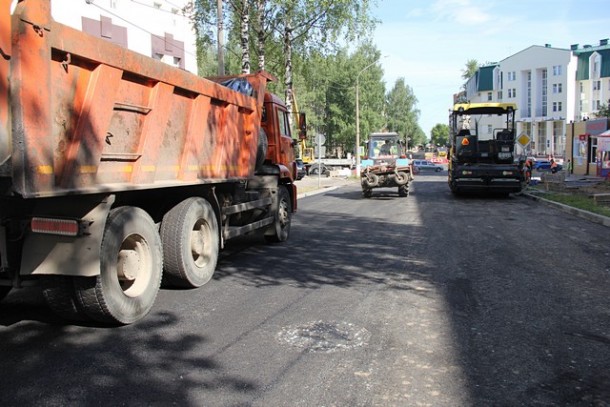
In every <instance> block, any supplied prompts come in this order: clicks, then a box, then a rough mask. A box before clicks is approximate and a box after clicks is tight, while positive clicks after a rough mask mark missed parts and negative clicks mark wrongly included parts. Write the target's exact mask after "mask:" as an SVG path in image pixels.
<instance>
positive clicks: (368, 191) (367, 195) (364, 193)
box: [362, 188, 373, 198]
mask: <svg viewBox="0 0 610 407" xmlns="http://www.w3.org/2000/svg"><path fill="white" fill-rule="evenodd" d="M362 196H363V197H365V198H370V197H372V196H373V190H372V189H369V188H366V189H363V190H362Z"/></svg>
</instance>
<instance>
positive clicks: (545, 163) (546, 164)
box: [532, 160, 563, 171]
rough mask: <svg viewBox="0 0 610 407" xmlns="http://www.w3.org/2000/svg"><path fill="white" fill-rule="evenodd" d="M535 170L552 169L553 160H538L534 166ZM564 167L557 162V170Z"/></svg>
mask: <svg viewBox="0 0 610 407" xmlns="http://www.w3.org/2000/svg"><path fill="white" fill-rule="evenodd" d="M532 168H533V169H534V170H539V171H544V170H550V169H551V162H550V161H549V160H536V161H534V165H533V166H532ZM562 168H563V167H562V166H561V164H557V171H561V169H562Z"/></svg>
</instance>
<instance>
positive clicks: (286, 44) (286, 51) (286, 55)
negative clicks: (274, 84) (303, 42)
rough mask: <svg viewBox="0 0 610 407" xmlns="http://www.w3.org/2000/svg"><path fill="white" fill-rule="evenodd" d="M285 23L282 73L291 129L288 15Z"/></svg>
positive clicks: (290, 67)
mask: <svg viewBox="0 0 610 407" xmlns="http://www.w3.org/2000/svg"><path fill="white" fill-rule="evenodd" d="M285 18H286V21H285V22H284V58H285V59H284V64H285V65H284V71H285V72H284V73H285V78H286V79H285V80H284V85H285V86H286V109H287V110H288V118H289V119H288V120H289V121H290V125H291V127H292V106H293V105H294V103H293V99H292V97H293V91H292V22H291V21H290V17H289V15H288V13H286V17H285Z"/></svg>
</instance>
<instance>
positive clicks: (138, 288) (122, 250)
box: [75, 206, 163, 324]
mask: <svg viewBox="0 0 610 407" xmlns="http://www.w3.org/2000/svg"><path fill="white" fill-rule="evenodd" d="M162 270H163V252H162V248H161V238H160V237H159V233H158V232H157V228H156V226H155V223H154V221H153V220H152V219H151V218H150V216H149V215H148V214H147V213H146V212H145V211H143V210H142V209H139V208H135V207H129V206H123V207H120V208H116V209H113V210H112V211H111V212H110V214H109V215H108V219H107V221H106V227H105V229H104V236H103V238H102V247H101V251H100V275H99V276H97V277H90V278H78V279H76V280H75V288H76V293H77V297H78V300H79V302H80V304H81V305H82V306H83V309H84V311H85V312H86V313H87V315H89V317H91V318H92V319H94V320H96V321H99V322H104V323H113V324H116V323H119V324H130V323H132V322H136V321H137V320H139V319H141V318H143V317H144V316H145V315H146V314H148V312H149V311H150V309H151V308H152V306H153V304H154V302H155V298H156V297H157V293H158V292H159V287H160V285H161V275H162Z"/></svg>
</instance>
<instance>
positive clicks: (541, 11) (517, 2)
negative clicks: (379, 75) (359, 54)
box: [374, 0, 610, 138]
mask: <svg viewBox="0 0 610 407" xmlns="http://www.w3.org/2000/svg"><path fill="white" fill-rule="evenodd" d="M377 1H378V4H377V7H376V9H375V10H374V15H375V16H376V17H377V18H378V19H379V20H381V22H380V23H379V25H378V26H377V28H376V30H375V36H374V38H375V43H376V45H377V47H378V49H379V50H380V51H381V55H387V57H385V58H382V59H381V60H380V64H381V66H382V67H383V70H384V73H385V74H384V80H385V82H386V88H387V89H388V90H389V89H391V88H392V86H393V85H394V83H395V81H396V79H397V78H400V77H404V78H405V82H406V84H407V85H409V86H410V87H411V88H412V89H413V92H414V94H415V96H416V97H417V99H418V104H417V108H418V109H419V110H420V111H421V113H420V120H419V124H420V126H421V127H422V129H423V130H424V132H425V133H426V137H428V138H429V137H430V130H431V129H432V127H434V125H435V124H437V123H443V124H446V123H447V120H448V119H447V117H448V109H449V108H450V107H451V103H452V95H453V94H454V93H456V92H458V91H459V90H460V87H461V85H462V84H463V80H462V79H461V75H462V70H463V69H464V67H465V66H466V61H468V60H469V59H476V60H477V61H478V62H479V63H480V64H482V63H486V62H498V61H501V60H502V59H504V58H506V57H508V56H510V55H513V54H515V53H517V52H519V51H521V50H523V49H525V48H527V47H529V46H531V45H541V46H544V45H545V44H551V46H552V47H555V48H564V49H569V48H570V45H572V44H580V46H582V45H584V44H591V45H598V44H599V40H601V39H604V38H610V1H608V0H580V1H572V0H554V1H552V0H512V1H510V0H504V1H495V0H488V1H482V0H429V1H421V0H377Z"/></svg>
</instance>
